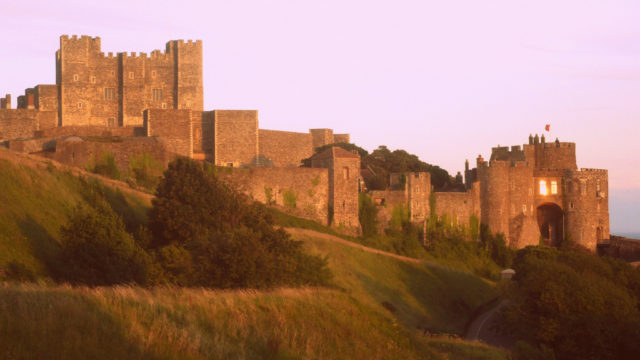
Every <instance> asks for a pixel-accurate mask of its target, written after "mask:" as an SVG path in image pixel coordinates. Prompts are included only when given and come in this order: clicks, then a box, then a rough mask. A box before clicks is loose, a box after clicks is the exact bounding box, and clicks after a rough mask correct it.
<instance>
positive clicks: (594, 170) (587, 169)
mask: <svg viewBox="0 0 640 360" xmlns="http://www.w3.org/2000/svg"><path fill="white" fill-rule="evenodd" d="M580 172H586V173H595V174H607V173H608V172H609V170H607V169H590V168H580Z"/></svg>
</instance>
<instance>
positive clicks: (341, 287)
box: [0, 154, 506, 359]
mask: <svg viewBox="0 0 640 360" xmlns="http://www.w3.org/2000/svg"><path fill="white" fill-rule="evenodd" d="M0 155H2V154H0ZM38 167H41V168H38ZM105 183H108V181H105ZM0 188H1V189H2V191H1V192H0V270H1V269H2V268H3V267H5V266H6V264H7V263H8V262H11V261H13V262H16V261H17V262H20V263H22V264H25V265H26V266H27V267H28V268H29V269H31V270H32V271H34V272H35V273H36V275H39V276H41V277H46V274H47V262H48V261H49V260H50V259H51V258H53V257H54V255H55V254H56V252H57V251H58V249H59V245H58V244H59V231H60V226H61V225H63V224H64V223H65V222H66V221H67V217H68V215H69V213H70V212H71V210H72V209H73V207H74V206H76V205H77V204H79V203H83V202H85V201H86V192H87V191H88V189H90V188H91V186H90V184H88V183H87V181H86V180H83V179H81V178H78V177H76V176H74V175H73V174H72V173H70V172H68V171H59V170H55V169H52V168H51V167H47V166H46V164H45V166H36V167H35V168H34V166H33V164H23V163H17V162H15V161H8V160H7V159H6V157H5V158H2V156H0ZM104 191H105V192H106V194H107V197H108V199H109V201H110V203H111V205H112V206H113V207H114V209H115V210H116V212H118V213H119V214H121V216H123V218H124V220H125V222H126V223H127V225H128V226H129V228H130V230H133V229H135V227H136V226H137V224H139V223H142V222H144V221H145V217H146V211H147V210H148V207H149V199H148V197H145V196H138V195H135V194H133V193H131V192H128V191H123V192H120V191H118V190H113V189H112V188H110V187H106V188H105V190H104ZM294 237H295V238H296V239H298V240H302V241H304V243H305V246H306V247H307V249H308V250H309V251H310V252H313V253H317V254H322V255H326V256H327V257H328V259H329V265H330V268H331V270H332V271H333V273H334V274H335V283H336V289H279V290H273V291H260V292H258V291H213V290H204V289H182V288H157V289H149V290H146V289H140V288H135V287H112V288H95V289H87V288H72V287H68V286H64V285H63V286H51V285H46V284H39V285H37V284H10V283H1V282H0V358H47V359H63V358H64V359H68V358H109V359H111V358H118V359H127V358H135V359H137V358H150V359H156V358H158V359H183V358H187V359H189V358H194V359H199V358H220V359H234V358H236V359H250V358H277V359H290V358H318V359H322V358H324V359H327V358H338V359H340V358H344V359H347V358H371V359H388V358H402V359H418V358H426V359H430V358H442V357H445V358H449V359H493V358H496V359H501V358H505V357H506V355H505V353H504V352H502V351H500V350H497V349H494V348H490V347H486V346H483V345H479V344H475V343H468V342H464V341H462V340H451V339H448V338H446V337H442V338H427V337H424V336H423V335H422V332H421V331H419V330H417V329H416V328H418V327H422V328H424V327H427V328H429V329H431V330H433V331H437V332H442V333H457V334H460V333H461V332H462V329H463V327H464V324H465V322H466V320H467V318H468V316H469V315H470V314H471V312H472V311H473V309H474V308H475V307H477V306H479V305H480V304H481V303H483V302H484V301H486V300H488V299H489V298H491V297H492V296H494V295H495V290H494V289H493V288H492V286H490V284H488V283H487V282H485V281H484V280H482V279H480V278H479V277H476V276H473V275H471V274H469V273H466V272H461V271H456V270H452V269H447V268H444V267H440V266H438V265H434V264H431V265H426V264H423V263H420V262H417V261H415V260H414V261H413V262H412V261H407V260H402V259H398V258H393V257H390V256H385V255H381V254H375V253H371V252H368V251H363V250H362V249H359V248H354V247H353V246H349V245H347V244H341V243H338V242H336V241H334V239H333V238H332V237H330V236H329V235H326V234H322V233H317V232H299V233H297V234H294ZM0 279H1V273H0Z"/></svg>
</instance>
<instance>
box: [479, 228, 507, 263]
mask: <svg viewBox="0 0 640 360" xmlns="http://www.w3.org/2000/svg"><path fill="white" fill-rule="evenodd" d="M480 244H481V246H482V247H483V248H484V250H485V251H486V252H487V253H488V254H489V256H491V259H492V260H493V261H495V263H496V264H498V265H500V266H501V267H503V268H508V267H510V266H511V264H512V262H513V256H514V253H513V250H511V249H510V248H509V247H508V246H507V241H506V239H505V237H504V234H502V233H498V234H496V235H492V234H491V231H490V230H489V227H487V226H486V225H484V224H482V225H480Z"/></svg>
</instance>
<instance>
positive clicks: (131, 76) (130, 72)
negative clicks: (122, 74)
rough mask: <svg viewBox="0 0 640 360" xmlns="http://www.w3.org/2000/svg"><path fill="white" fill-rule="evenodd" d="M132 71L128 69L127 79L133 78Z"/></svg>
mask: <svg viewBox="0 0 640 360" xmlns="http://www.w3.org/2000/svg"><path fill="white" fill-rule="evenodd" d="M133 77H134V76H133V71H129V79H133Z"/></svg>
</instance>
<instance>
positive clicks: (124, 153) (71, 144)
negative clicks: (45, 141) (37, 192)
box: [43, 136, 175, 174]
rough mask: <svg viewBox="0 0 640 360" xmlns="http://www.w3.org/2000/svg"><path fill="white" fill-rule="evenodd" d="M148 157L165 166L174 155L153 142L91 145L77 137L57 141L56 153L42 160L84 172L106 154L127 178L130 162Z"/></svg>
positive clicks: (137, 139) (139, 138) (129, 139)
mask: <svg viewBox="0 0 640 360" xmlns="http://www.w3.org/2000/svg"><path fill="white" fill-rule="evenodd" d="M142 153H147V154H149V155H150V156H151V157H152V158H153V159H155V160H156V161H158V162H160V163H161V164H162V165H163V166H165V167H166V166H167V164H168V162H169V161H170V160H171V158H172V157H173V156H175V155H172V154H171V153H170V152H168V151H167V149H166V147H165V144H163V143H162V142H161V141H160V140H159V139H156V138H141V137H137V138H127V139H120V140H119V141H91V140H83V139H82V138H80V137H75V136H73V137H68V138H66V139H62V140H59V141H57V143H56V147H55V152H45V153H43V155H44V156H46V157H49V158H52V159H54V160H56V161H59V162H61V163H65V164H68V165H72V166H77V167H79V168H82V169H85V168H87V166H88V165H89V166H90V165H92V164H95V161H96V159H97V160H98V161H99V160H100V159H101V158H102V156H104V155H105V154H110V155H112V156H113V157H114V159H115V162H116V164H117V165H118V169H119V170H120V172H121V173H122V174H127V173H128V171H129V164H130V162H131V159H132V158H135V157H137V156H141V155H142Z"/></svg>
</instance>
